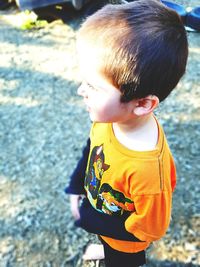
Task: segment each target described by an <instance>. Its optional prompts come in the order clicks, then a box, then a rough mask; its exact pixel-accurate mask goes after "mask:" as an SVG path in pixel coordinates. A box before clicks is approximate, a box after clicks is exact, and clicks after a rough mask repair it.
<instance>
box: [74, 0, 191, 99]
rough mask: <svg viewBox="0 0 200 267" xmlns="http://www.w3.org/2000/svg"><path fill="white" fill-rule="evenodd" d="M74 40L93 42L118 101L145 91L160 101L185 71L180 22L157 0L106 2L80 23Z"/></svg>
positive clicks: (183, 34)
mask: <svg viewBox="0 0 200 267" xmlns="http://www.w3.org/2000/svg"><path fill="white" fill-rule="evenodd" d="M79 41H80V42H86V44H88V45H89V46H90V45H91V46H92V49H94V51H95V53H96V54H95V55H96V57H98V58H99V60H100V64H101V66H102V73H103V74H104V75H105V77H106V78H107V79H109V80H110V81H111V82H112V83H113V84H114V85H115V86H116V87H117V88H118V89H119V90H120V91H121V93H122V97H121V101H122V102H129V101H131V100H132V99H135V98H143V97H145V96H147V95H156V96H157V97H158V98H159V100H160V101H162V100H164V99H165V98H166V97H167V96H168V95H169V93H170V92H171V91H172V89H173V88H174V87H175V86H176V85H177V83H178V82H179V80H180V78H181V77H182V75H183V74H184V72H185V68H186V63H187V56H188V42H187V36H186V31H185V28H184V25H183V24H182V21H181V18H180V17H179V15H178V14H177V13H176V12H175V11H173V10H172V9H169V8H167V7H166V6H164V5H163V4H162V3H160V2H159V1H156V0H141V1H134V2H130V3H127V4H123V5H106V6H105V7H103V8H102V9H101V10H99V11H97V12H96V13H95V14H94V15H92V16H90V17H89V18H87V19H86V21H85V22H84V23H83V25H82V27H81V29H80V30H79V34H78V42H79ZM88 56H90V55H88Z"/></svg>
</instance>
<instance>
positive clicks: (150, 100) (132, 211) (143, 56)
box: [65, 0, 188, 267]
mask: <svg viewBox="0 0 200 267" xmlns="http://www.w3.org/2000/svg"><path fill="white" fill-rule="evenodd" d="M77 48H78V54H79V59H80V70H81V72H82V75H83V83H82V85H81V86H80V87H79V89H78V94H79V95H81V96H82V97H83V99H84V102H85V104H86V107H87V110H88V112H89V115H90V118H91V120H92V122H93V125H92V128H91V132H90V138H89V140H88V143H87V146H86V147H85V149H84V151H83V156H82V158H81V160H80V161H79V163H78V165H77V168H76V169H75V171H74V173H73V175H72V177H71V181H70V184H69V187H68V188H66V190H65V191H66V193H69V194H71V197H70V199H71V210H72V214H73V215H74V217H75V219H76V222H75V224H76V225H77V226H79V227H82V228H84V229H85V230H87V231H88V232H91V233H95V234H97V235H98V236H99V238H100V241H101V242H102V244H103V246H101V247H100V248H102V247H103V249H104V250H99V251H98V250H96V247H94V246H91V247H90V248H89V249H88V250H87V252H86V254H85V258H86V259H95V257H97V258H100V257H101V256H103V255H97V254H98V253H100V254H102V253H103V252H104V254H105V264H106V267H116V266H120V267H121V266H124V267H133V266H141V265H143V264H145V249H146V248H147V247H148V246H149V245H150V243H151V242H152V241H154V240H158V239H160V238H161V237H162V236H163V235H164V234H165V232H166V230H167V228H168V226H169V222H170V216H171V205H172V192H173V190H174V187H175V182H176V173H175V165H174V161H173V158H172V155H171V153H170V150H169V147H168V145H167V141H166V138H165V135H164V132H163V130H162V128H161V126H160V124H159V123H158V121H157V119H156V117H155V116H154V114H153V111H154V110H155V108H156V107H157V106H158V104H159V102H160V101H163V100H164V99H165V98H166V97H167V96H168V95H169V93H170V92H171V91H172V90H173V89H174V87H175V86H176V85H177V83H178V81H179V80H180V78H181V77H182V75H183V74H184V72H185V67H186V62H187V55H188V44H187V37H186V32H185V29H184V26H183V24H182V22H181V19H180V17H179V16H178V15H177V14H176V13H175V12H174V11H173V10H171V9H168V8H167V7H165V6H164V5H163V4H162V3H160V2H159V1H154V0H146V1H145V0H143V1H135V2H131V3H127V4H124V5H107V6H105V7H104V8H102V9H101V10H99V11H98V12H96V13H95V14H94V15H92V16H91V17H89V18H88V19H87V20H86V21H85V22H84V23H83V25H82V27H81V29H80V31H79V34H78V39H77ZM81 195H86V197H85V198H84V200H83V202H82V204H81V205H79V202H80V199H81V197H80V196H81ZM79 206H80V207H79Z"/></svg>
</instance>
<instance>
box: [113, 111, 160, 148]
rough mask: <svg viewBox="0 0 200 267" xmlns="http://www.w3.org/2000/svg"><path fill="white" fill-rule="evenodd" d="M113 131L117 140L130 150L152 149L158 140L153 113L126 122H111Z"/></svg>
mask: <svg viewBox="0 0 200 267" xmlns="http://www.w3.org/2000/svg"><path fill="white" fill-rule="evenodd" d="M113 131H114V134H115V137H116V138H117V139H118V141H119V142H120V143H121V144H123V145H124V146H126V147H127V148H129V149H132V150H137V151H148V150H153V149H155V147H156V145H157V142H158V126H157V122H156V120H155V117H154V115H153V113H151V114H149V115H147V116H141V117H137V118H136V119H134V120H133V121H131V122H128V123H119V122H117V123H113Z"/></svg>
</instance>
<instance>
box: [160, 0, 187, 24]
mask: <svg viewBox="0 0 200 267" xmlns="http://www.w3.org/2000/svg"><path fill="white" fill-rule="evenodd" d="M161 2H162V3H163V4H164V5H166V6H167V7H169V8H171V9H173V10H175V11H176V12H177V13H178V14H179V16H180V17H181V19H182V21H183V23H185V22H186V16H187V12H186V10H185V8H184V7H183V6H182V5H179V4H175V3H173V2H170V1H164V0H162V1H161Z"/></svg>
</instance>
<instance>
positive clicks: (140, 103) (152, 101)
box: [133, 95, 159, 116]
mask: <svg viewBox="0 0 200 267" xmlns="http://www.w3.org/2000/svg"><path fill="white" fill-rule="evenodd" d="M158 104H159V99H158V97H157V96H155V95H148V96H146V97H144V98H141V99H138V100H137V101H136V105H135V107H134V110H133V113H134V114H135V115H137V116H143V115H147V114H149V113H151V112H152V111H153V110H154V109H155V108H156V107H157V106H158Z"/></svg>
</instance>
